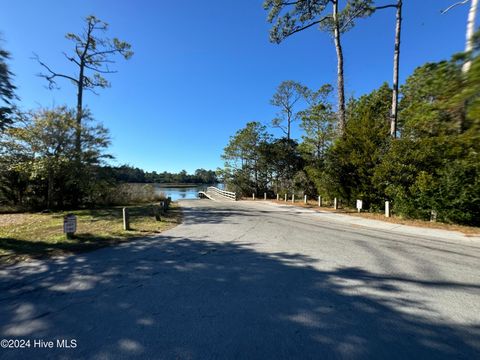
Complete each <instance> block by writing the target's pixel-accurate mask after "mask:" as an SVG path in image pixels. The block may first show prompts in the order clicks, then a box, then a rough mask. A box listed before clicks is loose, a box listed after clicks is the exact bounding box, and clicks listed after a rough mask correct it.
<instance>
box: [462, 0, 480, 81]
mask: <svg viewBox="0 0 480 360" xmlns="http://www.w3.org/2000/svg"><path fill="white" fill-rule="evenodd" d="M477 9H478V0H472V4H471V5H470V11H469V13H468V20H467V34H466V38H467V42H466V45H465V52H466V53H469V52H471V51H472V50H473V35H474V34H475V18H476V16H477ZM471 66H472V62H471V61H470V60H468V61H467V62H466V63H465V64H464V65H463V69H462V70H463V72H464V73H467V72H468V71H469V70H470V67H471Z"/></svg>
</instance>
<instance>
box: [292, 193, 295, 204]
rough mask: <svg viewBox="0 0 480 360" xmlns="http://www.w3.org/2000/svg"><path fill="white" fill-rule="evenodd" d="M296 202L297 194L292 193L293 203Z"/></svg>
mask: <svg viewBox="0 0 480 360" xmlns="http://www.w3.org/2000/svg"><path fill="white" fill-rule="evenodd" d="M294 202H295V194H292V204H293V203H294Z"/></svg>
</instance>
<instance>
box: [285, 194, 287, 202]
mask: <svg viewBox="0 0 480 360" xmlns="http://www.w3.org/2000/svg"><path fill="white" fill-rule="evenodd" d="M285 202H287V194H285Z"/></svg>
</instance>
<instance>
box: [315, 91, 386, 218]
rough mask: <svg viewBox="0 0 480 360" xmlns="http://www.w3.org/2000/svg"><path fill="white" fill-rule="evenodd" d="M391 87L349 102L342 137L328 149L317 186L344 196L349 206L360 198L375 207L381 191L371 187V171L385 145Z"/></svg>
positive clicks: (372, 175)
mask: <svg viewBox="0 0 480 360" xmlns="http://www.w3.org/2000/svg"><path fill="white" fill-rule="evenodd" d="M390 101H391V89H390V88H389V87H388V85H387V84H384V85H383V86H382V87H381V88H379V89H378V90H375V91H373V92H372V93H370V94H368V95H364V96H362V97H361V98H360V99H358V100H354V101H352V102H351V103H350V104H349V107H348V109H347V111H348V114H349V121H348V123H347V128H346V129H345V135H344V137H342V138H340V139H339V140H338V141H337V142H336V143H335V144H334V145H333V146H332V148H331V149H330V150H329V152H328V154H327V159H326V161H325V170H324V172H323V176H324V177H325V179H324V180H323V185H324V186H325V188H322V189H320V190H321V191H325V190H326V193H328V194H334V195H335V196H337V197H340V198H343V199H345V200H346V201H347V202H348V203H349V204H350V205H351V206H353V205H354V203H355V200H356V199H362V200H363V201H364V204H365V208H368V207H372V208H373V209H375V208H377V207H378V206H379V205H380V203H381V200H382V199H383V198H382V199H381V194H378V192H377V189H376V188H375V185H376V184H375V182H374V173H375V169H376V167H377V166H378V165H379V164H380V163H381V161H382V158H383V155H384V154H385V153H386V151H387V149H388V145H389V142H390V140H389V137H388V128H389V126H388V125H389V116H390V105H391V103H390Z"/></svg>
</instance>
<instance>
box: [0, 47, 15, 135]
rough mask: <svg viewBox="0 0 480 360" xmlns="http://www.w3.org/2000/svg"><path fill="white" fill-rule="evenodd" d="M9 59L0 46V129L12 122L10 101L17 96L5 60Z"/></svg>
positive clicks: (7, 53) (8, 55) (6, 52)
mask: <svg viewBox="0 0 480 360" xmlns="http://www.w3.org/2000/svg"><path fill="white" fill-rule="evenodd" d="M9 59H10V53H9V52H8V51H6V50H3V49H2V48H0V105H1V102H3V104H4V105H3V106H0V131H1V130H3V129H5V127H6V126H7V125H10V124H12V122H13V118H12V101H13V100H15V99H16V98H17V97H16V95H15V89H16V87H15V85H13V82H12V76H13V74H12V72H11V71H10V70H9V67H8V64H7V61H8V60H9Z"/></svg>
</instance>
